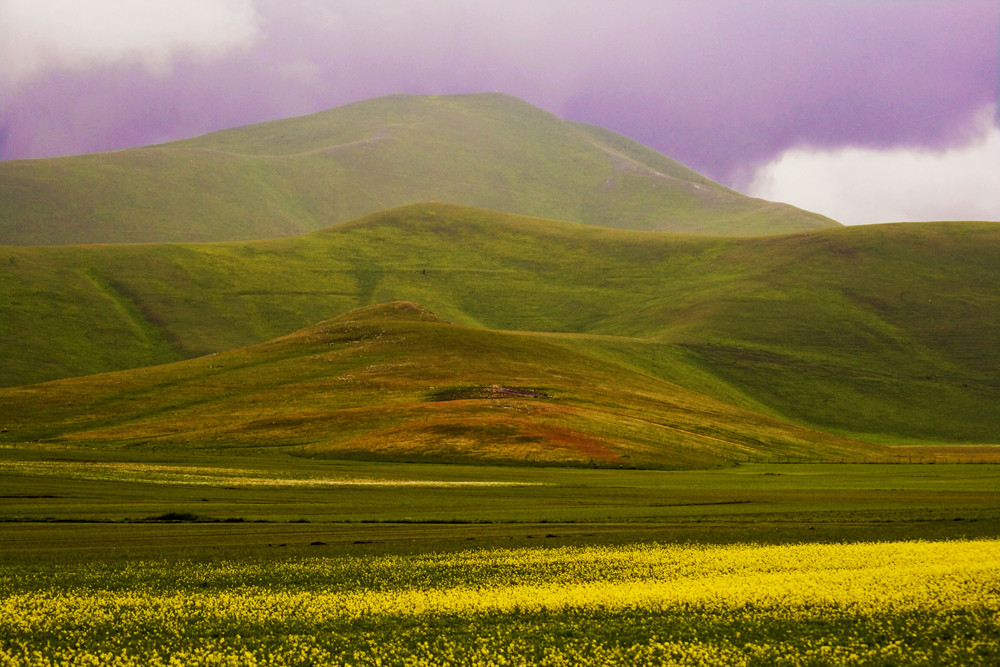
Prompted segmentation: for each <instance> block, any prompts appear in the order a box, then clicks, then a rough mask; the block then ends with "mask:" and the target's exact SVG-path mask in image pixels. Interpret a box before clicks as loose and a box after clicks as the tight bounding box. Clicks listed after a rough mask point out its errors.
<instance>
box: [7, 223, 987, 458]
mask: <svg viewBox="0 0 1000 667" xmlns="http://www.w3.org/2000/svg"><path fill="white" fill-rule="evenodd" d="M997 267H1000V225H997V224H995V223H930V224H906V225H879V226H866V227H850V228H835V229H827V230H819V231H813V232H806V233H799V234H791V235H784V236H774V237H765V238H744V239H737V238H722V237H710V236H674V235H668V234H654V233H645V232H635V231H623V230H614V229H606V228H600V227H587V226H582V225H577V224H571V223H561V222H554V221H551V220H540V219H535V218H526V217H519V216H514V215H510V214H504V213H497V212H490V211H483V210H478V209H470V208H465V207H459V206H452V205H444V204H420V205H414V206H410V207H405V208H401V209H395V210H392V211H386V212H384V213H380V214H376V215H372V216H369V217H366V218H363V219H360V220H357V221H354V222H351V223H347V224H342V225H337V226H335V227H331V228H329V229H326V230H323V231H321V232H317V233H313V234H309V235H306V236H302V237H297V238H286V239H276V240H267V241H256V242H252V243H224V244H193V245H155V244H152V245H112V246H72V247H71V246H62V247H32V248H28V247H4V248H0V290H2V292H3V294H4V295H5V300H4V301H3V302H0V348H2V349H3V350H4V355H3V357H2V358H0V378H3V380H4V383H5V384H6V385H8V386H14V385H23V384H28V383H34V382H40V381H43V380H53V379H56V378H65V377H69V376H74V375H85V374H90V373H97V372H103V371H110V370H116V369H124V368H131V367H137V366H146V365H152V364H162V363H168V362H173V361H178V360H181V359H188V358H192V357H197V356H200V355H206V354H210V353H218V352H222V351H225V350H231V349H235V348H241V347H244V346H247V345H252V344H256V343H260V342H262V341H266V340H269V339H272V338H276V337H278V336H282V335H285V334H287V333H288V332H290V331H295V330H298V329H301V328H303V327H306V326H309V325H310V324H311V323H315V322H318V321H322V320H324V319H326V318H329V317H331V316H335V315H337V314H340V313H345V312H347V311H349V310H352V309H354V308H357V307H359V306H366V305H374V304H379V303H386V302H392V301H400V300H405V301H411V302H414V303H419V304H421V305H422V306H424V307H426V308H428V309H429V310H431V311H432V312H434V313H436V314H437V315H439V316H440V317H442V318H444V319H446V320H448V321H451V322H455V323H457V324H461V325H465V326H467V327H473V328H481V329H493V330H506V331H522V332H536V333H535V334H531V335H535V336H542V337H543V338H545V340H548V341H550V342H551V340H554V338H553V337H555V339H558V344H559V345H560V346H562V347H565V348H566V349H571V350H573V351H574V352H576V353H579V354H582V355H586V356H587V357H588V358H590V357H593V358H598V359H601V360H603V361H605V362H607V363H609V364H613V365H614V367H615V368H618V367H625V368H629V369H632V370H634V371H635V372H637V373H640V374H642V375H644V376H651V377H654V378H657V379H658V380H663V381H666V382H670V383H673V384H675V385H679V386H682V387H685V388H686V389H688V390H690V391H694V392H698V393H700V394H705V395H708V396H711V397H713V398H715V399H717V400H720V401H723V402H725V403H728V404H732V405H738V406H740V407H742V408H746V409H749V410H752V411H754V412H758V413H766V414H768V415H771V416H774V417H780V418H783V419H789V420H792V421H794V422H796V423H799V424H803V425H810V426H813V427H818V428H821V429H824V430H829V431H832V432H836V433H840V434H842V435H846V436H851V437H860V438H864V439H867V440H870V441H876V442H883V443H906V442H913V443H927V442H933V443H998V442H1000V413H998V411H997V410H996V406H997V405H998V404H1000V381H998V378H1000V345H998V342H1000V341H998V332H1000V271H997ZM484 335H485V334H484ZM497 335H499V334H497ZM524 335H529V334H524ZM205 363H208V362H205ZM552 368H553V370H556V369H557V368H558V365H557V364H555V363H553V364H552ZM459 382H460V381H459V380H455V381H454V383H459ZM470 382H471V380H470ZM483 382H484V383H485V380H484V381H483ZM538 382H539V383H542V384H544V383H543V382H542V380H538ZM9 395H11V394H4V396H9ZM10 405H11V404H7V403H0V426H2V423H3V422H8V421H10V420H11V418H12V415H13V414H15V412H14V410H15V409H14V408H11V407H10ZM18 409H20V408H18Z"/></svg>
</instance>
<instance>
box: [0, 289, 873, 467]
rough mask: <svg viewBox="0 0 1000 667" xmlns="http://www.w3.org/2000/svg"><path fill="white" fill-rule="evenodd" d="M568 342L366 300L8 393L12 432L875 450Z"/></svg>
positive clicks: (625, 462)
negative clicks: (153, 363) (171, 355)
mask: <svg viewBox="0 0 1000 667" xmlns="http://www.w3.org/2000/svg"><path fill="white" fill-rule="evenodd" d="M573 348H574V346H573V345H572V344H571V343H570V342H568V341H566V340H563V339H560V338H558V337H552V336H540V335H530V334H519V333H511V332H497V331H488V330H484V329H478V328H470V327H465V326H460V325H456V324H450V323H446V322H444V321H442V320H440V319H438V318H437V317H436V316H434V315H433V314H432V313H430V312H429V311H427V310H425V309H423V308H420V307H419V306H417V305H416V304H412V303H409V302H395V303H391V304H383V305H378V306H369V307H367V308H362V309H359V310H355V311H351V312H349V313H347V314H345V315H343V316H341V317H339V318H336V319H333V320H328V321H325V322H322V323H320V324H318V325H315V326H312V327H309V328H307V329H304V330H301V331H298V332H296V333H294V334H291V335H289V336H285V337H282V338H279V339H277V340H274V341H271V342H268V343H265V344H262V345H258V346H253V347H249V348H244V349H240V350H235V351H231V352H225V353H220V354H218V355H211V356H208V357H202V358H200V359H196V360H193V361H187V362H179V363H175V364H169V365H165V366H158V367H154V368H145V369H139V370H132V371H121V372H118V373H110V374H104V375H94V376H88V377H84V378H74V379H68V380H62V381H58V382H51V383H47V384H42V385H35V386H32V387H26V388H22V389H15V390H7V391H5V392H0V405H3V406H4V408H5V412H6V413H7V415H8V417H9V419H8V422H7V426H6V429H7V432H6V433H5V435H4V438H5V439H8V440H13V441H22V442H23V441H26V440H38V439H42V440H44V441H45V442H46V443H48V444H50V445H51V444H53V443H62V444H66V443H70V444H74V445H77V446H80V445H85V446H95V447H144V448H156V449H160V448H180V449H213V450H218V449H230V448H242V449H246V448H252V449H253V448H255V449H262V448H266V449H285V450H287V449H289V448H291V450H292V451H293V452H296V453H300V454H307V455H311V456H335V457H337V458H351V457H362V458H372V457H374V458H387V459H393V460H406V461H449V462H456V461H462V462H491V463H513V462H518V463H523V462H531V463H536V464H570V465H595V466H604V467H607V466H627V467H632V466H638V467H666V468H689V467H705V466H709V465H717V464H720V463H724V462H726V461H731V460H736V459H743V458H745V457H747V456H753V457H768V458H770V457H774V456H778V455H781V456H799V457H809V458H819V457H821V458H839V457H846V458H851V459H856V458H859V457H863V456H865V455H870V454H871V453H872V452H873V450H874V448H872V447H868V446H864V445H862V444H861V443H857V442H852V441H849V440H845V439H842V438H837V437H833V436H830V435H827V434H824V433H820V432H816V431H810V430H808V429H804V428H799V427H795V426H793V425H790V424H787V423H784V422H781V421H780V420H777V419H774V418H769V417H765V416H762V415H759V414H754V413H752V412H750V411H748V410H743V409H739V408H735V407H733V406H731V405H726V404H724V403H722V402H720V401H716V400H713V399H710V398H708V397H706V396H703V395H699V394H697V393H695V392H691V391H688V390H685V389H682V388H681V387H678V386H676V385H673V384H670V383H667V382H664V381H662V380H658V379H655V378H653V377H650V376H648V375H646V374H643V373H639V372H637V371H635V370H632V369H629V368H627V367H625V366H623V365H621V364H615V363H612V362H609V361H607V360H605V359H602V358H600V357H598V356H595V355H590V354H583V353H580V352H579V351H576V350H574V349H573Z"/></svg>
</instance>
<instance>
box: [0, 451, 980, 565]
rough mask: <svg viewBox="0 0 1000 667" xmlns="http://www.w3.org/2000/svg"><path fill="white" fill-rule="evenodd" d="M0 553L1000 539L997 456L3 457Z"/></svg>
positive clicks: (100, 555) (271, 553) (319, 552)
mask: <svg viewBox="0 0 1000 667" xmlns="http://www.w3.org/2000/svg"><path fill="white" fill-rule="evenodd" d="M0 498H2V502H0V536H2V539H0V561H2V562H7V563H13V562H25V561H36V560H38V559H41V560H49V559H51V560H57V561H60V562H66V561H75V560H105V559H112V560H116V559H122V558H125V559H129V558H150V557H156V558H161V557H162V558H197V559H214V558H219V557H223V556H225V557H234V558H250V559H259V558H285V557H289V556H292V555H309V556H328V555H349V554H368V553H423V552H434V551H453V550H461V549H471V548H485V547H508V546H511V547H513V546H517V547H520V546H539V547H542V546H544V547H554V546H570V545H588V544H625V543H634V542H649V541H656V542H698V543H716V544H730V543H737V542H760V543H796V542H840V541H873V540H874V541H880V540H907V539H954V538H961V537H968V538H974V537H997V536H998V535H1000V466H998V465H996V464H969V465H957V464H951V465H944V464H942V465H927V464H925V465H916V464H913V465H910V464H898V465H890V464H883V465H879V464H867V465H866V464H743V465H737V466H733V467H729V468H719V469H713V470H700V471H691V470H688V471H646V470H601V469H573V468H531V467H516V466H500V467H497V466H462V465H439V464H397V463H373V462H360V461H337V460H323V459H310V458H304V457H297V456H280V457H279V456H275V455H273V454H272V455H267V456H227V457H222V456H218V455H205V454H201V455H196V454H180V453H177V452H171V453H166V452H160V453H145V454H141V455H138V454H128V453H125V452H111V453H108V452H104V453H101V452H90V451H86V452H84V451H74V450H60V451H42V450H37V449H36V450H27V449H3V450H0Z"/></svg>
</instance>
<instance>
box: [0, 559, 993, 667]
mask: <svg viewBox="0 0 1000 667" xmlns="http://www.w3.org/2000/svg"><path fill="white" fill-rule="evenodd" d="M0 596H2V597H0V665H53V664H73V665H90V664H92V665H255V664H260V665H265V664H266V665H319V664H348V665H379V664H381V665H439V664H462V665H535V664H542V665H580V664H593V665H614V664H621V665H642V664H691V665H697V664H727V665H764V664H775V665H783V664H787V665H798V664H859V665H860V664H865V665H868V664H871V665H898V664H952V665H957V664H962V665H969V664H983V665H987V664H998V663H1000V646H998V642H1000V541H998V540H976V541H951V542H896V543H866V544H804V545H791V546H759V545H735V546H690V545H681V546H676V545H641V546H630V547H618V548H611V547H588V548H563V549H551V550H544V549H531V550H529V549H518V550H489V551H485V550H484V551H467V552H462V553H457V554H444V555H425V556H408V557H401V556H383V557H372V558H359V557H352V558H310V559H300V560H290V561H280V562H268V563H236V562H228V563H184V564H176V563H161V562H132V563H128V564H125V565H121V566H110V565H90V566H78V567H70V566H66V567H60V568H56V569H55V570H52V569H51V568H48V569H45V568H32V567H26V566H20V567H8V568H5V569H3V570H0Z"/></svg>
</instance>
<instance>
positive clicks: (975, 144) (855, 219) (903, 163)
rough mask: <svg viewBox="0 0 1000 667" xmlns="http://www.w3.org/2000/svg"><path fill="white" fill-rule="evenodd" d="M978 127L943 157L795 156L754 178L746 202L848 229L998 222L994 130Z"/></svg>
mask: <svg viewBox="0 0 1000 667" xmlns="http://www.w3.org/2000/svg"><path fill="white" fill-rule="evenodd" d="M995 113H996V111H995V110H994V109H988V110H984V111H983V113H982V114H981V115H980V116H979V117H978V119H977V129H978V132H976V133H975V134H976V135H977V136H976V137H975V139H973V140H972V141H969V142H967V143H964V144H962V145H958V146H952V147H950V148H948V149H945V150H938V151H933V150H927V149H917V148H895V149H887V150H877V149H869V148H839V149H835V150H813V149H809V148H793V149H791V150H788V151H786V152H785V153H783V154H782V155H781V156H780V157H778V158H777V159H776V160H774V161H773V162H771V163H769V164H767V165H764V166H763V167H761V168H760V169H758V170H757V172H756V174H755V175H754V178H753V180H752V182H751V184H750V186H749V187H748V188H747V192H748V194H750V195H752V196H755V197H762V198H764V199H770V200H773V201H781V202H785V203H788V204H793V205H795V206H798V207H800V208H804V209H807V210H810V211H815V212H817V213H822V214H824V215H827V216H829V217H831V218H833V219H834V220H837V221H839V222H842V223H844V224H847V225H856V224H865V223H874V222H903V221H906V222H920V221H933V220H997V221H1000V128H998V127H997V126H996V125H995V124H994V123H993V119H994V118H995Z"/></svg>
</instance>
